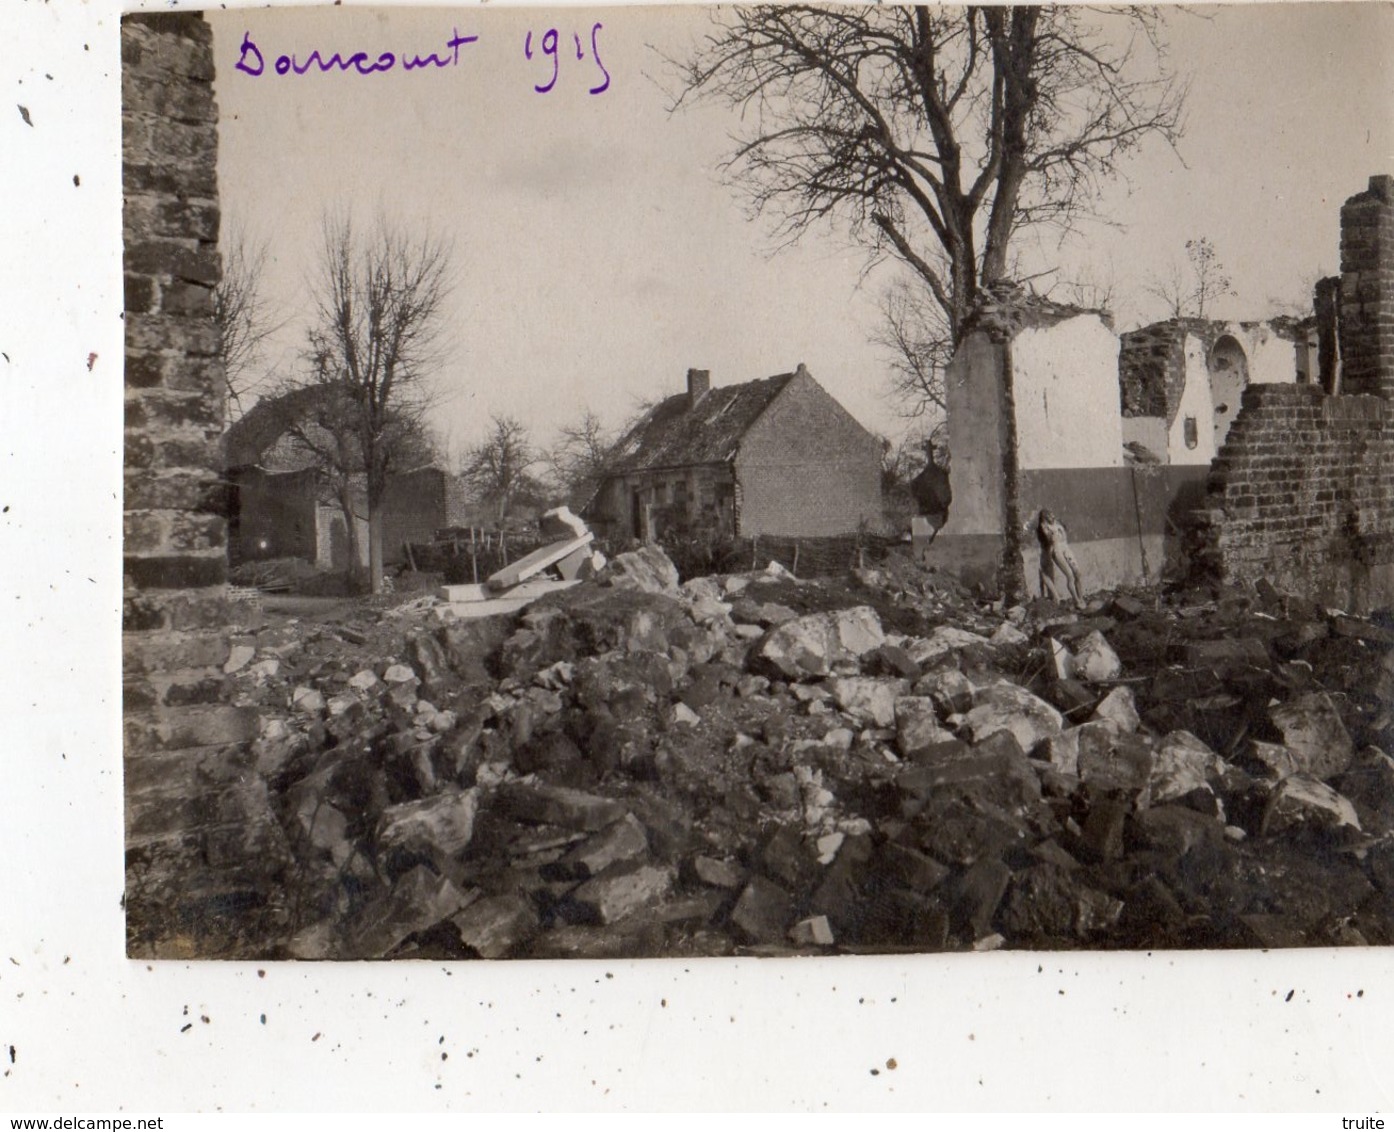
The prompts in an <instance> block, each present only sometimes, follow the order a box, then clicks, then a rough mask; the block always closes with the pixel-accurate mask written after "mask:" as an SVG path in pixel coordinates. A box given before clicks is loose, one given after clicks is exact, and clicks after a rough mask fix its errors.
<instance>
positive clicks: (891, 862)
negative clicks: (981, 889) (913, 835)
mask: <svg viewBox="0 0 1394 1132" xmlns="http://www.w3.org/2000/svg"><path fill="white" fill-rule="evenodd" d="M878 870H879V872H880V873H881V874H882V875H884V876H886V877H888V878H889V879H890V880H892V881H894V882H895V883H896V885H898V886H899V887H901V888H908V889H909V890H910V891H912V892H929V891H930V890H931V889H934V888H938V887H939V885H941V884H943V883H944V881H945V880H947V879H948V876H949V869H948V867H947V866H945V865H941V864H940V863H939V862H938V861H936V860H935V859H934V858H933V857H930V856H928V855H926V854H924V853H921V852H920V851H919V850H918V849H913V848H911V847H910V846H908V845H900V844H897V843H896V842H894V841H888V842H886V843H885V844H884V845H883V846H881V849H880V852H879V854H878Z"/></svg>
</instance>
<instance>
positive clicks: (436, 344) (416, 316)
mask: <svg viewBox="0 0 1394 1132" xmlns="http://www.w3.org/2000/svg"><path fill="white" fill-rule="evenodd" d="M453 284H454V280H453V268H452V250H451V246H450V244H449V243H448V242H447V241H446V240H445V239H443V238H442V237H440V236H438V235H435V234H430V233H428V234H424V235H421V236H412V235H409V234H408V233H407V232H406V231H404V230H403V229H401V228H400V227H398V226H396V225H394V224H392V223H391V222H389V221H387V220H386V219H380V220H379V221H378V222H377V224H376V225H375V226H374V228H373V229H372V230H371V231H369V232H362V231H360V230H358V229H356V228H355V227H354V226H353V224H352V221H351V220H350V219H347V218H342V219H326V220H325V222H324V227H323V246H322V250H321V262H320V264H319V277H318V279H317V280H316V282H315V284H314V298H315V319H314V322H313V324H312V327H311V329H310V333H309V360H310V363H311V370H312V375H313V377H312V380H314V381H315V382H317V383H320V384H325V385H330V386H333V387H335V388H336V389H338V390H339V391H340V392H341V393H342V402H341V404H342V405H343V406H346V412H347V414H348V417H349V419H350V421H351V424H352V428H353V435H354V444H355V448H356V455H357V456H358V458H359V460H360V461H361V467H362V474H363V477H364V481H365V485H366V494H367V505H368V563H369V577H370V579H371V583H372V590H373V592H374V593H379V592H381V590H382V575H383V547H382V533H383V523H382V504H383V498H384V496H385V494H386V491H387V482H388V477H389V475H390V473H391V471H392V470H393V468H394V467H400V466H402V464H403V462H404V460H410V459H412V458H413V457H414V455H415V454H416V453H417V451H419V450H417V449H416V448H415V444H416V439H417V438H419V436H420V435H421V434H422V421H423V418H424V414H425V412H426V410H427V408H428V407H429V406H430V404H431V401H432V396H433V392H434V390H433V388H432V385H431V381H432V378H433V377H434V375H435V373H436V371H437V370H438V369H439V367H440V366H441V365H442V364H443V362H444V360H445V355H446V342H445V314H446V300H447V298H448V296H449V294H450V292H451V290H452V288H453Z"/></svg>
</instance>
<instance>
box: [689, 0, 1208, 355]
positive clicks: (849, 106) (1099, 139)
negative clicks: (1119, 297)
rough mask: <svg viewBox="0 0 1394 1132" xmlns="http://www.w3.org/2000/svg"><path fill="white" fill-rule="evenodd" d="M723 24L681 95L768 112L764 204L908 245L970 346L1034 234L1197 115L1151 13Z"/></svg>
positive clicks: (768, 12)
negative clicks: (1025, 235)
mask: <svg viewBox="0 0 1394 1132" xmlns="http://www.w3.org/2000/svg"><path fill="white" fill-rule="evenodd" d="M714 19H715V20H716V21H717V28H716V30H715V32H714V33H713V34H711V35H710V36H709V37H708V38H707V39H706V41H705V43H704V45H703V46H702V47H701V48H699V50H698V52H697V54H696V56H695V58H693V59H692V60H690V61H688V62H687V63H684V64H678V66H679V67H680V75H681V87H680V90H679V91H678V93H677V96H676V99H675V105H677V104H681V103H682V102H683V101H684V100H686V99H700V98H706V99H711V100H715V101H717V102H720V103H724V104H726V105H729V106H731V107H732V108H733V109H735V110H738V111H739V112H740V113H741V115H742V119H743V121H744V122H746V123H748V124H749V125H748V127H747V128H746V129H745V131H744V132H743V134H742V135H741V137H740V138H739V146H738V148H737V149H736V151H735V153H734V154H733V156H732V157H731V159H730V161H729V163H728V164H727V166H726V169H727V172H728V174H729V175H730V176H731V177H732V179H733V180H734V181H735V182H736V183H737V184H738V185H739V186H740V187H741V188H742V189H743V190H744V191H745V192H746V194H747V198H748V201H749V203H750V206H751V209H752V211H753V212H754V213H755V214H760V215H768V216H770V217H771V218H773V219H774V220H775V221H776V222H777V226H778V227H777V231H778V233H779V234H780V235H781V237H783V238H785V239H786V240H790V241H792V240H795V239H797V238H798V237H799V236H801V235H802V234H803V233H804V232H806V231H807V230H809V229H810V228H812V227H814V226H815V225H819V224H822V223H824V222H829V223H832V224H834V225H840V226H843V227H845V228H846V229H847V230H849V231H850V233H851V235H852V236H853V238H854V239H856V240H858V241H860V242H863V243H865V244H866V245H867V246H868V247H869V248H870V249H871V250H872V252H873V254H875V255H880V254H889V255H892V256H894V257H896V258H898V259H899V260H901V261H902V262H903V263H905V264H906V265H907V266H908V267H909V268H910V269H911V270H912V271H913V272H914V273H915V275H916V276H918V278H919V280H920V281H921V282H922V283H923V285H924V286H925V287H926V288H927V289H928V291H929V293H930V294H931V295H932V296H933V297H934V301H935V302H936V303H937V304H938V306H939V308H940V310H941V311H942V314H943V317H944V321H945V323H946V325H947V327H948V330H949V334H950V337H951V339H953V340H957V338H958V335H959V333H960V330H961V328H962V326H963V323H964V319H965V318H966V316H967V314H968V312H969V311H970V310H971V308H972V306H973V302H974V300H975V298H976V296H977V292H978V289H979V287H980V286H983V285H986V284H989V283H993V282H996V281H998V280H1001V279H1003V278H1005V277H1006V276H1007V275H1008V273H1009V270H1010V266H1011V258H1010V249H1011V244H1012V239H1013V237H1014V236H1015V235H1017V234H1018V233H1019V232H1021V231H1022V230H1023V229H1025V228H1040V227H1041V226H1053V227H1056V228H1058V229H1068V228H1070V227H1071V226H1072V225H1073V224H1074V222H1075V221H1076V220H1077V219H1078V218H1079V217H1080V216H1081V215H1083V214H1086V213H1088V212H1089V211H1090V209H1091V207H1092V204H1093V201H1094V199H1095V194H1096V190H1097V188H1098V186H1099V184H1100V183H1101V182H1102V181H1103V180H1105V179H1108V178H1110V177H1112V176H1114V175H1116V174H1117V173H1118V172H1119V171H1120V169H1121V166H1122V163H1123V160H1124V159H1125V158H1126V157H1127V156H1128V155H1129V154H1130V153H1132V152H1133V151H1134V150H1135V149H1136V148H1137V147H1138V146H1139V145H1140V144H1141V143H1142V142H1143V141H1144V140H1146V139H1147V138H1149V137H1159V138H1161V139H1163V140H1165V141H1167V142H1169V143H1170V142H1174V141H1175V140H1176V138H1177V137H1178V136H1179V131H1180V128H1181V113H1182V105H1183V100H1184V97H1183V96H1184V90H1183V89H1182V88H1181V87H1180V86H1179V85H1178V84H1177V83H1176V82H1175V80H1174V78H1173V77H1172V76H1171V74H1170V73H1169V72H1168V70H1167V67H1166V63H1165V55H1164V52H1163V50H1162V48H1161V44H1160V40H1159V37H1158V34H1157V33H1158V28H1159V21H1160V17H1159V16H1158V15H1157V13H1156V12H1154V11H1151V10H1147V9H1127V10H1123V9H1118V10H1116V11H1115V12H1114V13H1112V14H1107V13H1105V14H1101V13H1098V12H1086V11H1085V10H1084V9H1083V8H1079V7H1074V6H1061V7H1050V8H1038V7H1018V8H1005V7H1003V8H997V7H975V8H965V9H948V8H930V7H897V6H893V5H884V6H882V5H875V6H869V7H846V8H822V7H814V6H807V5H791V6H774V5H761V6H756V7H748V8H735V9H729V10H725V11H723V12H721V13H719V14H717V15H716V16H715V17H714ZM1091 21H1097V22H1091ZM1105 25H1107V26H1105ZM1145 56H1150V58H1145Z"/></svg>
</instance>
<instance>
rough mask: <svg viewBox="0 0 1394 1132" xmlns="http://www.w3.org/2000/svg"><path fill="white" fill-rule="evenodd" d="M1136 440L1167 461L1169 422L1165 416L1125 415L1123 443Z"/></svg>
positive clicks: (1163, 461)
mask: <svg viewBox="0 0 1394 1132" xmlns="http://www.w3.org/2000/svg"><path fill="white" fill-rule="evenodd" d="M1134 441H1136V442H1137V443H1138V444H1141V445H1142V446H1143V447H1144V448H1146V449H1147V450H1148V451H1149V452H1151V453H1152V455H1154V456H1155V457H1157V459H1158V460H1159V461H1161V462H1162V463H1163V464H1165V463H1166V462H1167V458H1168V455H1167V443H1168V442H1167V422H1166V418H1165V417H1124V418H1123V443H1124V444H1131V443H1133V442H1134Z"/></svg>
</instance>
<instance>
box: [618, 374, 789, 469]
mask: <svg viewBox="0 0 1394 1132" xmlns="http://www.w3.org/2000/svg"><path fill="white" fill-rule="evenodd" d="M793 378H794V374H792V373H781V374H776V375H775V376H774V377H765V378H761V379H760V380H758V381H747V382H745V383H743V384H741V385H723V386H721V387H720V388H719V389H708V390H707V392H706V393H704V394H703V395H702V397H701V398H700V399H699V400H698V402H697V404H696V405H692V404H691V401H690V399H689V397H688V395H687V393H675V394H674V395H673V396H671V397H666V398H664V399H663V400H662V401H660V402H659V403H658V404H657V405H655V406H654V407H653V408H652V409H650V410H649V412H648V413H647V414H646V415H645V416H644V417H643V418H642V419H641V420H640V421H639V423H638V424H636V425H635V426H634V427H633V428H631V429H630V430H629V431H628V432H627V433H625V435H624V436H623V437H621V438H620V440H619V442H618V443H617V444H616V445H615V447H614V449H613V450H612V462H611V465H610V471H611V474H614V473H617V472H633V471H639V470H641V469H644V468H680V467H686V466H688V465H691V464H717V463H723V462H725V461H727V460H730V459H732V458H733V457H734V456H735V455H736V449H737V448H738V447H739V446H740V442H741V438H742V437H743V436H744V435H745V434H746V432H747V431H748V430H749V428H750V426H751V425H753V424H754V423H755V421H756V419H757V418H758V417H759V416H760V414H761V413H763V412H764V411H765V409H766V408H768V407H769V404H770V402H771V401H773V400H774V399H775V398H776V397H778V396H779V394H780V393H781V392H782V391H783V389H784V387H785V386H786V385H788V384H789V382H790V381H792V380H793Z"/></svg>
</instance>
